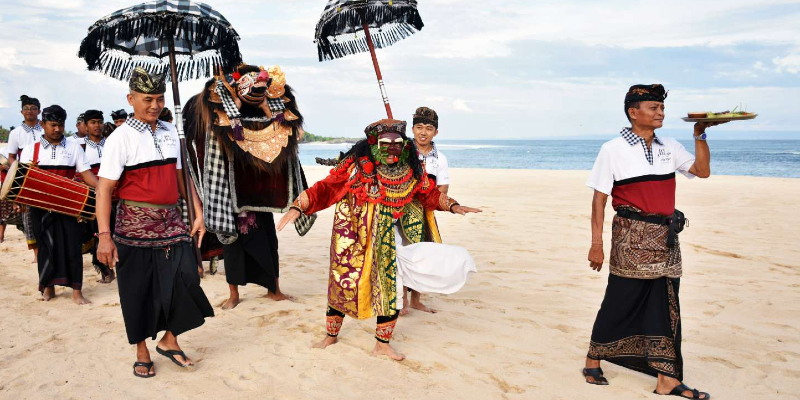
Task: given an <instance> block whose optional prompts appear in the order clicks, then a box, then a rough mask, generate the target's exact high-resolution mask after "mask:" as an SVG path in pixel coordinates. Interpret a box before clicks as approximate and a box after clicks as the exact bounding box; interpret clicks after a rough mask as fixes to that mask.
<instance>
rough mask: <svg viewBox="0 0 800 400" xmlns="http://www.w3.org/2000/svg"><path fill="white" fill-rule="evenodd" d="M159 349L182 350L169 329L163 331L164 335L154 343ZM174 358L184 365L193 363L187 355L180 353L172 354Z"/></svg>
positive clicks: (187, 365)
mask: <svg viewBox="0 0 800 400" xmlns="http://www.w3.org/2000/svg"><path fill="white" fill-rule="evenodd" d="M156 347H158V348H159V349H161V350H177V351H182V350H181V346H179V345H178V338H177V337H175V335H173V334H172V332H170V331H166V332H164V336H163V337H161V340H159V341H158V344H157V345H156ZM173 357H174V358H175V360H177V361H178V362H179V363H180V364H183V365H184V366H186V367H189V366H192V365H194V361H192V359H191V358H189V357H183V356H181V355H180V354H176V355H173Z"/></svg>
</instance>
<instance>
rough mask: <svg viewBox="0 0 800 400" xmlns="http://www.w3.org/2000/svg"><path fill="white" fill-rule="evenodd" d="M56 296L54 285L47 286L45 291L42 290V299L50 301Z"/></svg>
mask: <svg viewBox="0 0 800 400" xmlns="http://www.w3.org/2000/svg"><path fill="white" fill-rule="evenodd" d="M55 297H56V288H54V287H46V288H44V291H42V298H41V300H42V301H50V300H52V299H54V298H55Z"/></svg>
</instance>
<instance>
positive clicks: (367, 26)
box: [314, 0, 425, 118]
mask: <svg viewBox="0 0 800 400" xmlns="http://www.w3.org/2000/svg"><path fill="white" fill-rule="evenodd" d="M423 26H425V24H423V23H422V17H420V15H419V11H417V1H416V0H328V4H327V5H326V6H325V10H324V11H323V12H322V17H320V20H319V22H318V23H317V29H316V32H315V35H314V38H315V41H316V43H317V51H318V53H319V60H320V61H325V60H333V59H337V58H341V57H345V56H348V55H352V54H357V53H362V52H367V51H369V52H370V54H371V55H372V65H373V67H374V68H375V75H376V76H377V78H378V87H379V88H380V90H381V96H382V97H383V104H384V106H385V107H386V114H387V116H388V117H389V118H392V108H391V106H390V105H389V97H388V96H387V94H386V87H385V86H384V84H383V75H382V74H381V69H380V66H379V65H378V58H377V56H376V55H375V48H376V47H377V48H379V49H380V48H384V47H388V46H391V45H393V44H395V43H396V42H398V41H400V40H402V39H405V38H407V37H409V36H411V35H413V34H414V33H416V32H418V31H420V30H421V29H422V27H423Z"/></svg>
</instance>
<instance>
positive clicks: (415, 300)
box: [400, 291, 437, 315]
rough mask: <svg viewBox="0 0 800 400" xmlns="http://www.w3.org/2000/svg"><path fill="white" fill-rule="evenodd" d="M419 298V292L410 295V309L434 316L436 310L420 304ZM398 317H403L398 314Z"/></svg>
mask: <svg viewBox="0 0 800 400" xmlns="http://www.w3.org/2000/svg"><path fill="white" fill-rule="evenodd" d="M420 297H421V295H420V293H419V292H416V291H415V292H412V293H411V304H410V306H411V308H413V309H415V310H420V311H424V312H426V313H431V314H436V313H437V311H436V310H434V309H432V308H428V306H426V305H425V304H422V302H421V301H420ZM404 309H405V308H404ZM400 315H403V314H400Z"/></svg>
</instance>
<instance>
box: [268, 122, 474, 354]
mask: <svg viewBox="0 0 800 400" xmlns="http://www.w3.org/2000/svg"><path fill="white" fill-rule="evenodd" d="M405 130H406V123H405V122H404V121H398V120H391V119H387V120H381V121H378V122H375V123H373V124H371V125H369V126H367V128H366V129H365V133H366V135H367V138H366V139H364V140H361V141H360V142H358V143H357V144H356V145H355V146H354V147H353V148H352V149H350V150H349V151H348V152H347V153H345V154H343V156H342V157H341V161H340V162H339V164H338V165H337V166H336V167H334V168H333V169H332V170H331V173H330V175H328V177H326V178H325V179H324V180H322V181H319V182H317V183H316V184H314V186H312V187H311V188H310V189H308V190H306V191H304V192H303V193H301V194H300V197H298V199H297V200H296V201H295V202H294V204H293V205H292V210H290V211H289V212H288V213H287V214H286V215H284V217H283V218H282V219H281V221H280V223H279V224H278V229H279V230H280V229H283V227H284V226H285V225H286V224H287V223H290V222H292V221H294V220H295V219H297V218H298V217H299V216H301V215H308V214H311V213H315V212H317V211H320V210H324V209H326V208H328V207H330V206H331V205H333V204H336V211H335V213H334V221H333V235H332V239H331V252H330V254H331V260H330V274H329V278H328V308H327V313H326V315H327V337H326V338H325V339H324V340H323V341H322V342H320V343H319V344H318V345H317V347H319V348H326V347H327V346H329V345H332V344H334V343H336V342H337V337H338V335H339V330H340V328H341V326H342V322H343V320H344V317H345V315H349V316H351V317H353V318H357V319H367V318H372V317H378V323H377V327H376V330H375V339H376V340H377V343H376V344H375V349H374V353H375V354H377V355H386V356H388V357H390V358H392V359H395V360H398V361H399V360H403V359H404V358H405V356H403V355H402V354H400V353H398V352H396V351H395V350H394V349H393V348H392V347H391V346H390V345H389V341H390V340H391V338H392V333H393V332H394V328H395V324H396V322H397V317H398V315H399V314H398V310H399V309H402V296H401V297H399V298H398V296H397V293H398V291H399V290H402V288H403V286H404V285H405V286H408V287H410V288H412V289H415V290H418V291H420V292H437V293H453V292H455V291H457V290H458V289H460V288H461V287H462V286H463V285H464V284H465V283H466V280H467V276H468V274H469V272H474V271H475V265H474V261H473V260H472V258H471V257H470V256H469V253H467V251H466V250H465V249H463V248H460V247H455V246H446V245H442V244H436V243H420V242H422V241H423V240H422V238H423V237H424V236H425V235H426V234H428V233H429V232H426V231H425V228H424V226H425V225H424V224H423V220H424V219H425V211H426V210H429V211H432V210H440V211H450V212H453V213H457V214H466V213H473V212H480V210H478V209H475V208H470V207H465V206H461V205H459V204H458V202H456V201H455V200H453V199H451V198H449V197H447V195H445V194H443V193H441V192H440V191H439V190H438V189H437V188H436V186H435V185H434V183H433V181H431V180H430V179H429V178H428V177H427V176H425V175H424V170H423V168H422V164H421V163H420V162H419V159H418V158H417V157H416V151H417V150H416V148H415V147H414V144H413V142H412V141H411V140H409V139H408V137H407V136H406V133H405ZM406 243H409V245H408V246H406V245H405V244H406Z"/></svg>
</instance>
